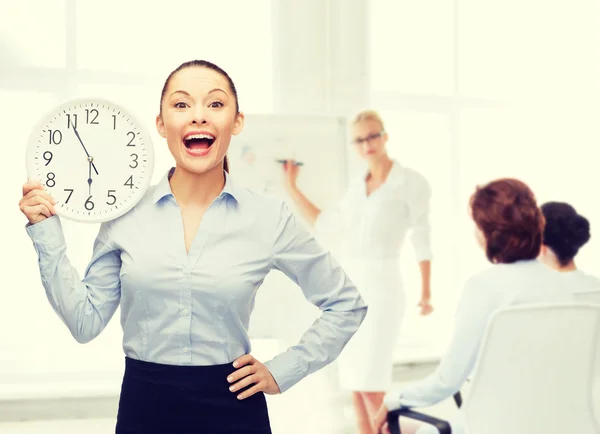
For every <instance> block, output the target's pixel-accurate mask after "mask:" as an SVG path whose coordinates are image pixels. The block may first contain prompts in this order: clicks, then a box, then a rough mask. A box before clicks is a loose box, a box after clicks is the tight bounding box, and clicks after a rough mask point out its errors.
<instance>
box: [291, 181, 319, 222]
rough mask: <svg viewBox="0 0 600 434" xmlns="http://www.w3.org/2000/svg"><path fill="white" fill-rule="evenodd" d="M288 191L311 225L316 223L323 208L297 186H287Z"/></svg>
mask: <svg viewBox="0 0 600 434" xmlns="http://www.w3.org/2000/svg"><path fill="white" fill-rule="evenodd" d="M287 192H288V194H289V195H290V197H291V198H292V200H293V201H294V203H295V204H296V206H297V207H298V208H299V209H300V211H301V212H302V215H303V216H304V217H305V218H306V219H307V220H308V222H309V223H310V224H311V225H314V224H315V222H316V220H317V217H318V216H319V214H320V213H321V210H320V209H319V208H317V207H316V206H315V204H313V203H312V202H311V201H310V200H309V199H308V198H307V197H306V196H305V195H304V193H302V191H300V189H299V188H298V187H297V186H290V187H287Z"/></svg>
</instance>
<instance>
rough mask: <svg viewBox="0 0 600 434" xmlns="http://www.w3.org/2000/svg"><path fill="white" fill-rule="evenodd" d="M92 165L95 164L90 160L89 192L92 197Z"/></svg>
mask: <svg viewBox="0 0 600 434" xmlns="http://www.w3.org/2000/svg"><path fill="white" fill-rule="evenodd" d="M92 164H94V163H92V160H88V168H89V171H88V187H89V192H88V193H89V195H90V196H91V195H92Z"/></svg>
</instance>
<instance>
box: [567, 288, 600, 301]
mask: <svg viewBox="0 0 600 434" xmlns="http://www.w3.org/2000/svg"><path fill="white" fill-rule="evenodd" d="M573 298H574V299H575V300H576V301H581V302H589V303H595V304H600V291H598V290H596V291H580V292H575V293H574V294H573Z"/></svg>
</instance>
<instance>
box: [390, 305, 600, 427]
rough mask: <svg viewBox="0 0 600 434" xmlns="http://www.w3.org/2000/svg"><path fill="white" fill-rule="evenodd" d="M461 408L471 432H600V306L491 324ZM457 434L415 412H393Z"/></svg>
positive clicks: (510, 312) (515, 310) (534, 312)
mask: <svg viewBox="0 0 600 434" xmlns="http://www.w3.org/2000/svg"><path fill="white" fill-rule="evenodd" d="M474 372H475V374H474V376H473V378H472V381H471V390H470V393H469V394H468V396H467V397H466V398H465V400H464V404H463V406H462V410H461V411H463V412H464V417H465V420H466V425H467V433H468V434H506V433H510V434H570V433H577V434H599V433H600V305H596V304H594V303H589V302H588V303H579V302H574V303H571V304H544V305H541V304H538V305H528V306H518V307H512V308H507V309H503V310H500V311H498V312H496V314H494V315H493V316H492V318H491V319H490V322H489V324H488V327H487V329H486V333H485V336H484V340H483V342H482V347H481V350H480V353H479V357H478V359H477V363H476V366H475V371H474ZM399 416H403V417H409V418H413V419H417V420H421V421H423V422H426V423H429V424H432V425H434V426H436V427H437V428H438V430H439V432H440V433H442V434H446V433H451V431H450V426H449V424H448V423H447V422H445V421H441V420H438V419H436V418H433V417H431V416H428V415H423V414H421V413H419V412H416V411H414V410H412V409H401V410H396V411H393V412H390V414H389V415H388V423H389V425H390V429H391V432H392V434H397V433H400V430H399V427H398V417H399Z"/></svg>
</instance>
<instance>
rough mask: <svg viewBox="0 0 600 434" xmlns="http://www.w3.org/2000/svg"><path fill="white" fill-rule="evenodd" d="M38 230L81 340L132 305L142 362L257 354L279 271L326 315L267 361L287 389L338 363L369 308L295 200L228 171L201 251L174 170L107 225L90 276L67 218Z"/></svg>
mask: <svg viewBox="0 0 600 434" xmlns="http://www.w3.org/2000/svg"><path fill="white" fill-rule="evenodd" d="M27 232H28V234H29V236H30V237H31V239H32V240H33V244H34V246H35V249H36V251H37V253H38V257H39V268H40V273H41V278H42V283H43V286H44V288H45V290H46V295H47V298H48V300H49V301H50V304H51V305H52V307H53V308H54V310H55V311H56V313H57V314H58V315H59V316H60V318H61V319H62V320H63V322H64V323H65V324H66V325H67V327H68V328H69V330H70V331H71V334H72V335H73V336H74V337H75V339H76V340H77V341H78V342H82V343H84V342H88V341H90V340H92V339H94V338H95V337H96V336H98V335H99V334H100V333H101V332H102V330H103V329H104V328H105V327H106V325H107V324H108V322H109V321H110V319H111V317H112V316H113V314H114V313H115V311H116V309H117V306H118V305H119V304H120V306H121V326H122V328H123V332H124V338H123V349H124V352H125V355H126V356H128V357H131V358H134V359H138V360H144V361H149V362H154V363H163V364H174V365H213V364H225V363H231V362H233V360H235V359H236V358H238V357H240V356H242V355H243V354H247V353H250V352H251V346H250V340H249V337H248V333H247V330H248V325H249V320H250V314H251V312H252V310H253V307H254V301H255V296H256V292H257V291H258V289H259V287H260V286H261V283H262V282H263V280H264V278H265V277H266V276H267V274H268V273H269V272H270V271H271V270H279V271H281V272H283V273H285V274H286V275H287V276H288V277H289V278H290V279H292V280H293V281H294V282H295V283H296V284H297V285H298V286H299V287H300V288H301V290H302V291H303V293H304V295H305V297H306V299H307V300H308V301H310V302H311V303H313V304H314V305H316V306H318V307H319V308H320V310H321V311H322V315H321V316H320V318H319V319H318V320H317V321H316V322H315V323H314V324H313V325H312V326H311V327H310V328H309V329H308V330H307V331H306V333H305V334H304V335H303V336H302V338H301V340H300V342H299V343H298V345H296V346H293V347H291V348H289V349H287V350H286V351H285V352H283V353H281V354H279V355H277V356H276V357H274V358H273V359H272V360H269V361H267V362H266V363H265V364H266V365H267V367H268V368H269V370H270V371H271V373H272V375H273V377H274V378H275V380H276V381H277V384H278V385H279V388H280V390H281V392H284V391H286V390H287V389H289V388H290V387H291V386H293V385H294V384H295V383H297V382H298V381H299V380H301V379H302V378H304V377H306V376H307V375H309V374H311V373H313V372H315V371H317V370H319V369H320V368H322V367H324V366H326V365H327V364H329V363H330V362H332V361H333V360H335V359H336V358H337V356H338V355H339V354H340V352H341V351H342V349H343V347H344V346H345V344H346V343H347V342H348V340H349V339H350V338H351V337H352V335H353V334H354V333H355V332H356V330H357V329H358V327H359V326H360V324H361V323H362V321H363V319H364V318H365V315H366V313H367V306H366V304H365V303H364V301H363V299H362V298H361V296H360V294H359V292H358V290H357V289H356V287H355V286H354V284H353V283H352V282H351V281H350V279H349V278H348V277H347V275H346V273H345V272H344V270H343V269H342V268H341V267H340V265H339V264H338V262H337V261H336V260H335V259H334V258H333V257H332V256H331V255H330V254H329V253H328V252H327V251H326V250H324V249H323V248H322V247H321V246H320V245H319V244H318V243H317V242H316V241H315V239H314V238H313V236H312V235H310V233H309V232H308V231H307V230H305V228H304V227H303V226H302V225H301V224H300V223H299V222H297V221H296V219H295V217H294V215H293V214H292V212H291V211H290V210H289V209H288V207H287V205H286V204H285V202H283V201H282V200H279V199H277V198H274V197H271V196H267V195H263V194H259V193H256V192H253V191H251V190H248V189H246V188H243V187H241V186H239V185H236V183H235V182H234V180H233V179H232V177H231V176H229V175H228V174H226V182H225V187H224V189H223V191H222V192H221V194H220V195H219V196H218V197H217V198H216V199H215V200H214V201H213V203H212V204H211V205H210V207H209V208H208V209H207V210H206V212H205V214H204V216H203V218H202V221H201V224H200V227H199V229H198V232H197V234H196V237H195V239H194V241H193V244H192V246H191V248H190V251H189V253H186V249H185V246H184V234H183V223H182V216H181V210H180V208H179V205H178V204H177V202H176V200H175V197H174V196H173V193H172V191H171V188H170V184H169V173H167V174H165V176H164V177H163V179H162V180H161V181H160V182H159V183H158V184H156V185H154V186H152V187H150V188H149V190H148V192H147V193H146V195H145V196H144V197H143V198H142V200H141V201H140V202H139V203H138V204H137V205H136V206H135V207H134V208H133V209H132V210H131V211H130V212H128V213H127V214H125V215H124V216H122V217H120V218H118V219H115V220H113V221H110V222H108V223H103V224H102V225H101V227H100V231H99V234H98V236H97V238H96V241H95V243H94V249H93V255H92V258H91V261H90V263H89V265H88V267H87V269H86V270H85V276H84V277H83V279H81V278H80V276H79V275H78V273H77V271H76V270H75V269H74V267H73V266H72V265H71V263H70V261H69V259H68V257H67V246H66V243H65V239H64V236H63V232H62V228H61V223H60V219H59V217H58V216H53V217H51V218H48V219H46V220H43V221H42V222H40V223H37V224H34V225H27ZM277 308H278V307H277V306H273V309H277Z"/></svg>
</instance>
